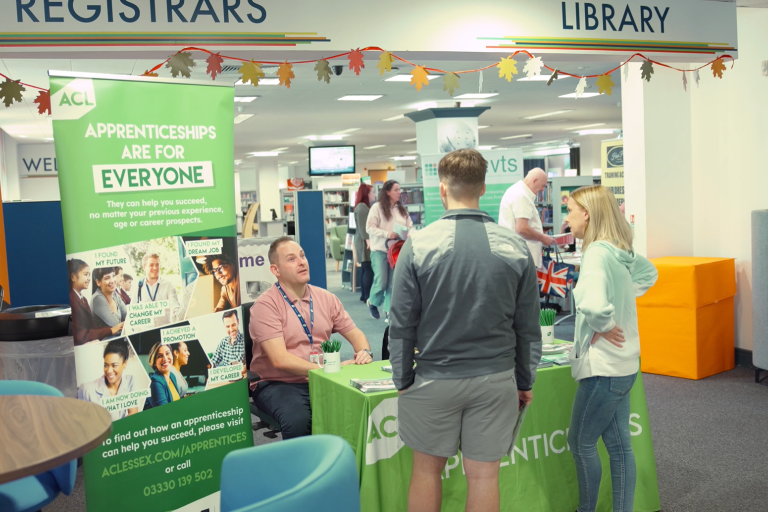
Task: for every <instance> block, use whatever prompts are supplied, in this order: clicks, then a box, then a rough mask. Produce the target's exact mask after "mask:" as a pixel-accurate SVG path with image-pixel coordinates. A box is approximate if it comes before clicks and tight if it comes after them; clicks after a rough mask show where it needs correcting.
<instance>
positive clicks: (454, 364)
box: [389, 149, 541, 512]
mask: <svg viewBox="0 0 768 512" xmlns="http://www.w3.org/2000/svg"><path fill="white" fill-rule="evenodd" d="M486 166H487V163H486V161H485V160H484V159H483V157H482V156H481V155H480V153H478V152H477V151H475V150H472V149H462V150H459V151H454V152H452V153H449V154H448V155H446V156H445V157H444V158H443V159H442V160H441V161H440V164H439V166H438V174H439V176H440V197H441V199H442V202H443V206H444V207H445V209H446V210H447V212H446V213H445V215H443V217H442V218H441V219H440V220H439V221H437V222H435V223H433V224H431V225H429V226H427V227H426V228H424V229H423V230H421V231H419V232H418V233H417V234H416V235H414V236H413V237H412V238H410V239H408V241H406V242H405V245H404V246H403V248H402V250H401V251H400V256H399V258H398V261H397V265H396V267H395V279H394V289H393V296H392V313H391V315H392V316H391V324H390V325H391V326H390V333H389V335H390V338H389V349H390V352H391V356H390V360H391V362H392V370H393V380H394V382H395V385H396V386H397V389H398V391H399V394H400V398H399V400H398V421H399V427H398V430H399V434H400V437H401V438H402V439H403V441H404V442H405V444H406V445H408V446H410V447H411V448H413V473H412V476H411V485H410V491H409V493H408V510H409V511H411V512H432V511H434V512H438V511H439V510H440V505H441V498H442V483H441V472H442V470H443V468H444V467H445V463H446V461H447V459H448V457H452V456H454V455H456V453H457V451H458V449H459V444H461V452H462V455H463V462H464V470H465V471H466V475H467V485H468V492H467V508H466V509H467V510H468V511H478V512H480V511H482V512H488V511H493V510H499V461H500V460H501V457H502V456H503V455H504V454H506V453H507V452H508V451H509V448H510V447H511V445H512V428H513V426H514V424H515V421H516V420H517V415H518V408H519V407H520V406H522V405H523V404H524V403H525V404H527V403H530V402H531V400H532V399H533V392H532V391H531V389H532V388H533V381H534V378H535V373H534V371H535V370H534V369H535V368H536V366H537V365H538V363H539V360H540V359H541V329H540V327H539V289H538V285H537V282H536V269H535V267H534V264H533V260H532V258H531V254H530V252H529V250H528V248H527V246H526V244H525V241H524V240H523V239H522V238H520V236H518V235H517V234H515V233H514V232H512V231H510V230H509V229H506V228H503V227H500V226H499V225H497V224H496V223H495V222H494V221H493V218H492V217H491V216H490V215H488V214H487V213H485V212H482V211H480V196H482V195H483V194H484V193H485V173H486ZM414 349H418V354H414ZM414 362H416V363H418V365H417V366H416V368H414V366H413V365H414Z"/></svg>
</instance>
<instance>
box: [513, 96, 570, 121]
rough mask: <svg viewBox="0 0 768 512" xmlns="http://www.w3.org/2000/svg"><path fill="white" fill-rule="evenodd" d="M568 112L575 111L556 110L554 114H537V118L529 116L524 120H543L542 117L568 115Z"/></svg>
mask: <svg viewBox="0 0 768 512" xmlns="http://www.w3.org/2000/svg"><path fill="white" fill-rule="evenodd" d="M562 97H563V96H561V98H562ZM568 112H573V109H571V110H555V111H554V112H546V113H544V114H536V115H535V116H528V117H524V118H523V119H541V118H542V117H549V116H556V115H558V114H567V113H568Z"/></svg>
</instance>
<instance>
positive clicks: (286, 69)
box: [277, 61, 296, 89]
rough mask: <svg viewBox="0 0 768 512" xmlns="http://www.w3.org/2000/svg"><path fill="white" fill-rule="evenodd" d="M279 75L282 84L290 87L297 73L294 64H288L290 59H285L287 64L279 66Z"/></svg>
mask: <svg viewBox="0 0 768 512" xmlns="http://www.w3.org/2000/svg"><path fill="white" fill-rule="evenodd" d="M277 76H278V77H279V78H280V85H284V86H286V87H287V88H288V89H290V88H291V80H293V79H294V78H296V75H294V74H293V64H288V61H285V64H280V67H278V68H277Z"/></svg>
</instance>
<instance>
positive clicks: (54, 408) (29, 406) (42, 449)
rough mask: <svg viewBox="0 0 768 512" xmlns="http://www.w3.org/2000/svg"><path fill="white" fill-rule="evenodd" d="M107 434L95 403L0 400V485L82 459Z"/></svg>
mask: <svg viewBox="0 0 768 512" xmlns="http://www.w3.org/2000/svg"><path fill="white" fill-rule="evenodd" d="M110 432H112V417H111V416H110V415H109V412H107V410H106V409H104V408H103V407H101V406H100V405H98V404H94V403H91V402H86V401H84V400H76V399H74V398H62V397H54V396H37V395H7V396H0V484H3V483H5V482H10V481H12V480H18V479H19V478H24V477H27V476H31V475H37V474H40V473H43V472H45V471H48V470H51V469H53V468H56V467H58V466H61V465H62V464H64V463H66V462H69V461H71V460H74V459H76V458H78V457H81V456H83V455H84V454H86V453H88V452H89V451H91V450H93V449H94V448H96V447H97V446H99V444H101V443H102V441H104V440H105V439H106V438H107V437H109V434H110Z"/></svg>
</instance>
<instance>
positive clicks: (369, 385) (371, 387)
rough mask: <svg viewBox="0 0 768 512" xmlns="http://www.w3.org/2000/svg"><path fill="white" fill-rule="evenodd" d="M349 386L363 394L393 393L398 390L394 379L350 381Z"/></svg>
mask: <svg viewBox="0 0 768 512" xmlns="http://www.w3.org/2000/svg"><path fill="white" fill-rule="evenodd" d="M349 385H350V386H352V387H355V388H357V389H359V390H360V391H362V392H363V393H374V392H376V391H392V390H395V389H397V388H396V387H395V383H394V382H393V381H392V379H350V381H349Z"/></svg>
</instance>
